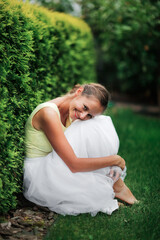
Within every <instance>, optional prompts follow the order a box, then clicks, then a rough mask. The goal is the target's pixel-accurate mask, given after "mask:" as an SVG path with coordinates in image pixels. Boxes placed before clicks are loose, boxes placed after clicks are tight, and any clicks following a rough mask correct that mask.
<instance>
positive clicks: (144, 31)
mask: <svg viewBox="0 0 160 240" xmlns="http://www.w3.org/2000/svg"><path fill="white" fill-rule="evenodd" d="M82 10H83V18H84V19H85V20H86V21H87V23H88V24H89V25H90V26H91V28H92V30H93V33H94V36H95V40H96V46H97V54H98V71H99V77H100V80H101V81H102V82H103V83H104V84H105V85H109V86H110V85H112V87H114V89H117V90H120V91H122V92H130V93H134V94H135V92H136V93H138V92H140V93H141V94H143V93H144V91H146V90H148V94H150V93H151V92H152V93H156V88H157V84H158V81H159V78H160V77H159V76H160V74H159V61H160V57H159V56H160V55H159V52H160V45H159V38H160V31H159V29H160V20H159V16H160V1H154V2H153V1H142V0H136V1H132V0H113V1H110V0H93V1H90V0H82Z"/></svg>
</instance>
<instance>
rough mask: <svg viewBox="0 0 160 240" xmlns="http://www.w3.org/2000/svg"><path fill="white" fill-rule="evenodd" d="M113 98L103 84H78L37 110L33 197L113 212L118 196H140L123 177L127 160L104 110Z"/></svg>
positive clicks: (28, 178) (30, 129)
mask: <svg viewBox="0 0 160 240" xmlns="http://www.w3.org/2000/svg"><path fill="white" fill-rule="evenodd" d="M108 99H109V93H108V91H107V90H106V88H105V87H104V86H102V85H100V84H95V83H91V84H85V85H82V86H79V85H76V86H75V87H74V88H73V89H72V90H71V91H70V92H69V93H68V94H66V95H64V96H62V97H59V98H56V99H53V100H51V101H49V102H46V103H43V104H40V105H39V106H38V107H37V108H36V109H35V110H34V111H33V112H32V114H31V115H30V117H29V119H28V121H27V123H26V159H25V164H24V196H25V197H26V198H27V199H28V200H30V201H32V202H35V203H36V204H39V205H42V206H46V207H48V208H50V209H51V210H53V211H55V212H57V213H60V214H63V215H65V214H70V215H77V214H79V213H86V212H90V213H91V214H92V215H95V214H96V213H97V212H99V211H102V212H105V213H107V214H111V213H112V212H113V211H114V210H115V209H117V208H118V203H117V200H115V199H114V196H115V197H117V198H119V199H121V200H123V201H125V202H127V203H129V204H133V203H135V202H136V201H137V200H136V198H135V197H134V196H133V194H132V193H131V191H130V190H129V189H128V188H127V186H126V185H125V184H124V182H123V180H122V178H120V176H121V174H122V170H124V169H125V161H124V159H123V158H121V157H120V156H118V155H117V152H118V146H119V140H118V136H117V134H116V131H115V129H114V126H113V124H112V121H111V119H110V118H109V117H105V116H99V115H101V114H102V113H103V111H104V110H105V109H106V107H107V104H108ZM84 120H87V121H84ZM71 123H72V124H71ZM66 128H68V129H67V130H66ZM65 130H66V131H65ZM64 131H65V133H64ZM113 166H114V167H113ZM115 166H116V167H115ZM123 173H125V171H123Z"/></svg>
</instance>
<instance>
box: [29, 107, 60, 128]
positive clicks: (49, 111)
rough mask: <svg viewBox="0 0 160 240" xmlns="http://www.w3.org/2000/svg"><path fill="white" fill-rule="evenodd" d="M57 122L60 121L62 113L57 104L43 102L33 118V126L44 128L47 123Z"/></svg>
mask: <svg viewBox="0 0 160 240" xmlns="http://www.w3.org/2000/svg"><path fill="white" fill-rule="evenodd" d="M57 122H60V113H59V110H58V107H57V106H56V104H51V103H49V104H48V103H42V104H40V105H38V111H37V112H36V114H35V115H34V117H33V120H32V123H33V126H34V127H35V128H36V129H37V130H41V129H43V126H44V125H46V124H49V123H52V124H54V123H57Z"/></svg>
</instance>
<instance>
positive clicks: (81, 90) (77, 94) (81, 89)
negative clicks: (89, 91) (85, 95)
mask: <svg viewBox="0 0 160 240" xmlns="http://www.w3.org/2000/svg"><path fill="white" fill-rule="evenodd" d="M83 90H84V88H83V87H80V88H78V89H77V90H76V92H75V95H76V96H79V95H81V93H82V92H83Z"/></svg>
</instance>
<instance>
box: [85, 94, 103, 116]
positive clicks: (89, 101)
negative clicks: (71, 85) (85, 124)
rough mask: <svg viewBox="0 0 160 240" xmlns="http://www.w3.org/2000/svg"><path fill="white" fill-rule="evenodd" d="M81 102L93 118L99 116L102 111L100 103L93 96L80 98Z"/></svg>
mask: <svg viewBox="0 0 160 240" xmlns="http://www.w3.org/2000/svg"><path fill="white" fill-rule="evenodd" d="M81 101H83V104H84V105H85V106H86V107H88V110H89V113H91V114H92V115H94V116H95V115H97V114H101V113H102V112H103V110H104V109H103V107H102V105H101V103H100V101H99V100H98V99H97V98H96V97H94V96H89V97H88V96H85V95H84V96H81Z"/></svg>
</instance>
